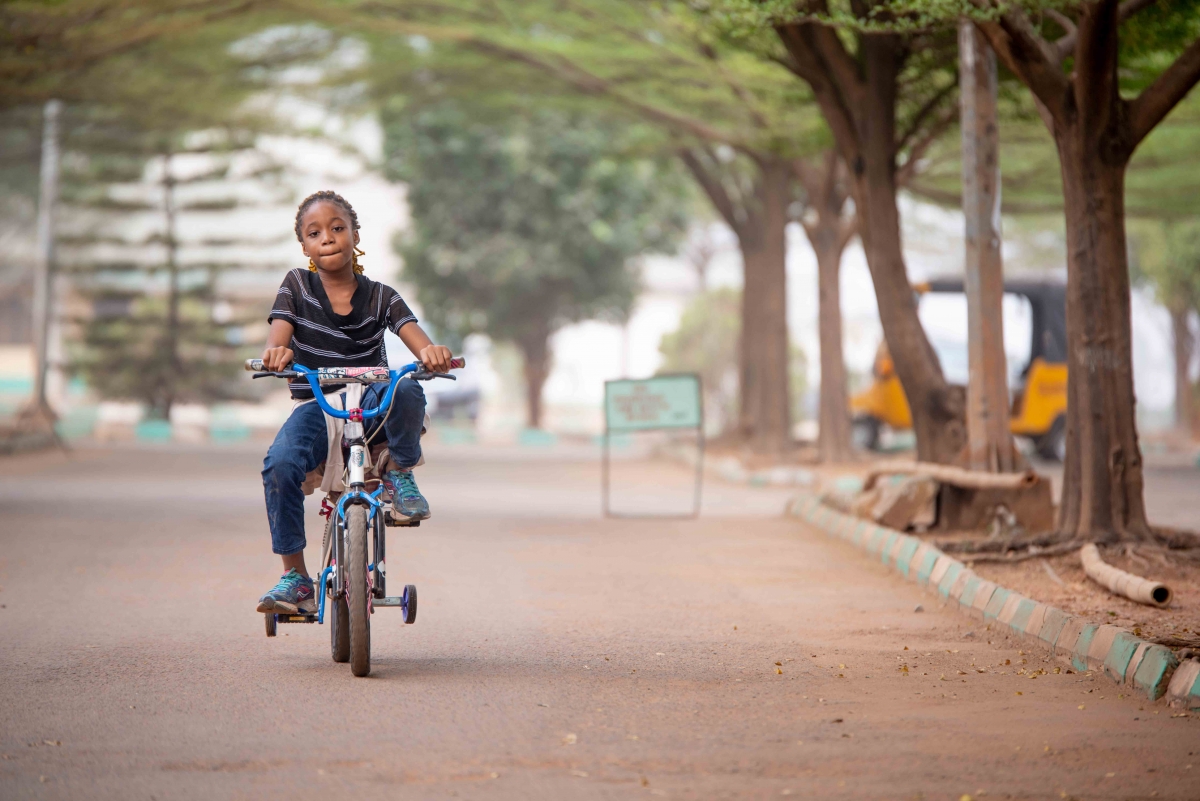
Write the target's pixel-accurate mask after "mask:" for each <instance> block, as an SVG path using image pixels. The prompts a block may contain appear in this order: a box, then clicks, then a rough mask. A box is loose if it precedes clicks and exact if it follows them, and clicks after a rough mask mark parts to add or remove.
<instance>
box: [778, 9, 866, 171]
mask: <svg viewBox="0 0 1200 801" xmlns="http://www.w3.org/2000/svg"><path fill="white" fill-rule="evenodd" d="M816 27H818V26H816V25H815V24H813V23H808V22H801V23H787V24H779V25H776V26H775V32H776V34H777V35H778V36H779V40H780V41H781V42H782V43H783V46H784V48H786V49H787V51H788V55H789V56H790V58H789V59H787V60H783V61H781V63H782V64H783V66H785V67H787V68H788V69H789V70H790V71H791V72H792V73H794V74H795V75H796V76H797V77H799V78H800V79H801V80H803V81H804V82H805V83H807V84H808V85H809V87H810V88H811V89H812V91H813V95H814V96H815V97H816V99H817V105H819V106H820V107H821V113H822V116H823V117H824V118H825V123H826V124H827V125H828V126H829V129H830V131H831V132H832V133H833V139H834V141H835V142H836V143H837V147H838V150H839V152H840V153H841V154H842V158H844V159H845V160H846V162H847V163H848V164H853V163H854V162H855V161H856V160H857V159H858V157H859V155H860V152H861V148H860V145H859V137H858V126H857V117H856V115H855V108H861V104H859V105H858V106H856V105H855V103H854V102H853V101H852V99H851V98H852V97H853V96H857V97H861V95H862V91H863V90H862V84H861V82H860V81H859V80H858V76H857V70H856V69H855V70H852V71H851V72H850V73H849V74H846V73H845V71H843V74H842V78H843V79H851V80H850V83H851V86H849V87H843V86H842V84H841V81H840V80H835V79H834V78H833V76H832V69H830V68H828V67H827V65H826V63H825V61H824V59H823V58H821V56H820V55H819V53H818V51H817V47H816V45H815V43H814V41H813V40H814V36H815V31H814V29H815V28H816ZM837 46H838V47H840V46H841V44H840V42H839V43H837ZM826 49H828V46H827V48H826ZM844 52H845V51H844V50H843V53H844ZM846 57H847V58H849V54H846ZM843 89H847V90H850V91H851V92H852V94H847V92H846V91H843Z"/></svg>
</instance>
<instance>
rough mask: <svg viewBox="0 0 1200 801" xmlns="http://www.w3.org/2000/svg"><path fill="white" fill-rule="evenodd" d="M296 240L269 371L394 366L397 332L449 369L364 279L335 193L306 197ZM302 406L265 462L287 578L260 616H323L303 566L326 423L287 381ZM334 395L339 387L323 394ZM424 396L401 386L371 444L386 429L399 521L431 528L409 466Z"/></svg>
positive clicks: (388, 480) (348, 216) (307, 395)
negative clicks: (390, 340)
mask: <svg viewBox="0 0 1200 801" xmlns="http://www.w3.org/2000/svg"><path fill="white" fill-rule="evenodd" d="M295 230H296V238H297V239H299V240H300V246H301V247H302V248H303V250H304V255H305V256H307V257H308V269H307V270H305V269H302V268H301V269H294V270H292V271H291V272H289V273H288V274H287V276H285V277H284V279H283V285H282V286H280V287H279V293H278V294H277V295H276V296H275V306H274V308H272V309H271V313H270V315H269V316H268V318H267V319H268V321H269V322H270V324H271V329H270V333H269V334H268V335H267V347H266V349H265V350H264V351H263V355H262V359H263V368H264V369H265V370H270V371H278V370H284V369H286V368H287V367H288V365H289V364H291V363H292V360H293V358H294V359H295V360H296V361H297V362H299V363H300V364H303V365H304V366H305V367H309V368H316V367H364V366H376V365H387V354H386V352H385V350H384V341H383V335H384V331H385V330H390V331H392V332H393V333H395V334H396V335H397V336H399V337H400V340H401V341H402V342H403V343H404V344H405V345H406V346H407V347H408V349H409V350H410V351H412V352H413V354H414V355H415V356H416V357H417V358H418V359H420V361H421V362H422V363H424V365H425V367H427V368H428V369H429V370H431V371H434V372H446V371H447V370H449V369H450V359H451V353H450V349H449V348H445V347H442V346H440V345H435V344H433V342H432V341H430V339H429V337H428V336H427V335H426V334H425V332H424V331H422V330H421V327H420V326H419V325H417V318H416V317H415V316H414V315H413V313H412V311H410V310H409V308H408V305H407V304H405V302H404V300H403V299H402V298H401V297H400V295H399V294H397V293H396V291H395V290H394V289H392V288H391V287H389V286H386V285H384V284H381V283H379V282H377V281H372V280H371V279H369V278H367V277H366V276H365V275H363V270H362V267H361V266H360V265H359V263H358V257H359V256H360V255H363V254H362V251H361V250H359V249H358V247H357V246H358V215H357V214H355V213H354V209H353V208H352V207H351V206H350V204H349V203H347V202H346V200H345V198H343V197H342V196H341V195H338V194H336V193H334V192H317V193H315V194H313V195H309V196H308V197H307V198H305V199H304V202H303V203H301V204H300V208H299V210H298V211H297V212H296V229H295ZM290 388H291V392H292V398H293V400H294V401H295V406H294V407H293V409H292V414H291V416H290V417H288V419H287V421H286V422H285V423H284V424H283V427H282V428H281V429H280V430H279V433H278V434H277V435H276V436H275V441H274V442H273V443H272V444H271V447H270V449H269V450H268V451H267V457H266V459H264V460H263V471H262V476H263V488H264V489H265V491H266V499H267V520H268V521H269V523H270V526H271V546H272V550H273V551H274V552H275V553H277V554H279V555H280V556H281V557H283V569H284V571H285V572H284V574H283V577H282V578H280V580H279V583H278V584H276V585H275V587H274V589H272V590H271V591H270V592H268V593H267V594H266V595H264V596H263V597H262V598H261V599H260V600H259V602H258V611H259V612H272V611H274V612H296V611H305V612H314V611H316V600H315V592H314V587H313V581H312V579H311V578H310V577H309V575H308V569H307V568H306V566H305V564H304V546H305V538H304V493H303V490H302V489H301V485H302V484H303V482H304V478H305V476H306V475H307V474H308V473H309V472H310V471H312V470H314V469H315V468H316V467H317V466H318V465H319V464H320V463H321V462H323V461H325V456H326V453H327V450H328V444H327V442H328V438H327V434H326V426H325V416H324V413H323V412H322V411H321V409H320V407H319V406H318V405H317V404H316V403H315V402H313V394H312V389H311V388H310V387H309V385H308V383H307V382H306V381H304V380H302V379H294V380H292V381H291V383H290ZM324 389H325V391H327V392H333V391H336V390H337V387H325V388H324ZM382 393H383V387H382V386H381V385H379V384H373V385H370V386H369V387H368V388H367V389H366V390H365V391H364V393H363V401H362V406H363V407H365V408H370V407H372V406H374V405H377V404H378V403H379V400H380V397H381V395H382ZM424 419H425V393H424V392H423V391H422V389H421V386H420V385H419V384H418V383H417V382H416V381H410V380H403V381H401V382H400V383H399V384H398V385H397V387H396V393H395V399H394V400H393V401H392V408H391V411H390V413H389V414H388V415H387V417H386V419H384V416H383V415H380V416H379V417H376V418H374V420H372V421H371V422H370V423H368V424H367V426H366V428H367V432H366V433H367V436H370V435H371V433H372V432H373V430H375V429H377V427H378V426H380V425H382V426H383V431H384V434H385V435H386V437H387V443H388V453H389V455H390V457H391V461H392V462H393V464H394V468H393V469H391V470H389V471H387V472H386V473H385V474H384V476H383V481H384V483H385V484H386V485H387V486H388V488H389V489H390V490H391V492H392V509H393V512H394V514H393V516H394V517H396V518H398V519H400V520H424V519H426V518H428V517H429V504H428V503H426V501H425V498H424V497H422V495H421V493H420V491H419V490H418V489H417V483H416V481H414V480H413V475H412V468H413V467H414V466H415V465H416V464H417V462H419V461H420V459H421V439H420V438H421V426H422V424H423V422H424Z"/></svg>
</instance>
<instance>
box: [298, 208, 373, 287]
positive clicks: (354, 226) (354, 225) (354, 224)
mask: <svg viewBox="0 0 1200 801" xmlns="http://www.w3.org/2000/svg"><path fill="white" fill-rule="evenodd" d="M322 200H325V201H328V202H330V203H336V204H337V205H339V206H341V207H342V208H343V209H345V210H346V213H347V214H349V215H350V230H352V231H357V230H358V215H357V214H356V213H355V212H354V207H353V206H351V205H350V201H348V200H346V198H344V197H342V196H341V195H339V194H338V193H337V192H334V191H332V190H330V189H322V190H321V191H320V192H313V193H312V194H311V195H309V196H308V197H306V198H304V200H302V201H301V202H300V208H298V209H296V239H297V240H299V241H300V242H301V243H302V244H303V242H304V237H303V236H302V235H301V233H300V222H301V220H303V218H304V212H306V211H308V210H309V209H310V208H312V206H313V204H315V203H320V202H321V201H322ZM355 250H358V248H355ZM359 252H360V253H361V251H359ZM309 269H310V270H315V269H316V265H311V264H310V267H309ZM362 271H363V268H362V265H360V264H359V263H358V254H357V253H356V254H355V256H354V272H356V273H359V274H360V275H361V274H362Z"/></svg>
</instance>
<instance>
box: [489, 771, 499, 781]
mask: <svg viewBox="0 0 1200 801" xmlns="http://www.w3.org/2000/svg"><path fill="white" fill-rule="evenodd" d="M488 775H489V776H491V777H492V778H493V779H499V778H500V774H499V773H496V772H495V771H493V772H492V773H490V774H488Z"/></svg>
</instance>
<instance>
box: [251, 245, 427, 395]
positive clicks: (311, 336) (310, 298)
mask: <svg viewBox="0 0 1200 801" xmlns="http://www.w3.org/2000/svg"><path fill="white" fill-rule="evenodd" d="M355 278H357V279H358V288H357V289H355V290H354V296H353V297H352V298H351V299H350V313H349V314H337V313H336V312H334V310H333V307H332V306H331V305H330V303H329V296H328V295H326V294H325V287H324V285H322V283H321V277H320V276H319V275H318V274H317V273H314V272H312V271H310V270H305V269H299V268H298V269H294V270H292V271H290V272H289V273H288V274H287V275H286V276H285V277H284V279H283V284H282V285H281V286H280V287H279V292H278V293H277V294H276V295H275V306H274V307H273V308H272V309H271V313H270V315H268V316H267V320H268V322H269V321H271V320H287V321H288V322H289V323H291V324H292V325H293V326H294V327H295V332H294V333H293V334H292V341H291V344H290V347H291V349H292V352H293V353H294V354H295V360H296V362H297V363H299V364H302V365H304V366H305V367H376V366H385V365H387V351H386V350H385V348H384V344H383V333H384V331H385V330H390V331H392V332H393V333H396V334H398V333H400V329H401V328H403V327H404V326H405V325H407V324H408V323H415V322H416V321H417V318H416V316H415V315H414V314H413V313H412V310H411V309H409V308H408V304H407V303H405V302H404V299H403V298H401V297H400V294H399V293H398V292H396V290H394V289H392V288H391V287H390V286H387V285H385V284H381V283H379V282H378V281H372V280H371V279H370V278H367V277H366V276H365V275H357V276H355ZM327 389H328V390H333V389H335V388H334V387H328V388H327ZM291 390H292V397H293V398H297V399H303V400H307V399H309V398H311V397H312V389H311V388H310V387H309V385H308V382H307V381H303V380H301V381H293V382H292V383H291Z"/></svg>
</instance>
